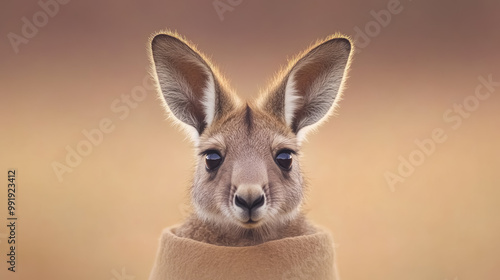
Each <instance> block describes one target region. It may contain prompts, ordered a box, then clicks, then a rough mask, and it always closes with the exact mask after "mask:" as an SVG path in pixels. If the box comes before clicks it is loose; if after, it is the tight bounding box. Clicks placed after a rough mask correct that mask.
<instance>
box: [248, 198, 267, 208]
mask: <svg viewBox="0 0 500 280" xmlns="http://www.w3.org/2000/svg"><path fill="white" fill-rule="evenodd" d="M265 200H266V198H265V197H264V195H261V196H260V197H259V198H257V199H256V200H255V201H254V202H253V203H252V206H250V209H253V208H259V207H261V206H262V205H264V202H265Z"/></svg>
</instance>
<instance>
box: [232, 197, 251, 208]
mask: <svg viewBox="0 0 500 280" xmlns="http://www.w3.org/2000/svg"><path fill="white" fill-rule="evenodd" d="M234 203H235V204H236V206H238V207H240V208H243V209H249V208H250V207H248V203H247V202H246V201H245V200H244V199H243V198H241V197H240V196H238V195H235V196H234Z"/></svg>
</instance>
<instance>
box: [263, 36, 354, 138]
mask: <svg viewBox="0 0 500 280" xmlns="http://www.w3.org/2000/svg"><path fill="white" fill-rule="evenodd" d="M351 45H352V44H351V42H350V40H349V39H348V38H346V37H343V36H333V37H330V38H327V39H326V40H324V41H322V42H319V43H317V44H315V45H313V46H312V47H311V48H309V49H308V50H306V51H305V52H304V53H302V54H300V55H299V56H297V58H296V59H294V60H292V61H291V62H290V63H289V65H288V67H287V68H286V69H284V70H283V71H281V73H280V74H278V77H277V78H276V79H275V82H274V84H273V85H272V87H271V90H270V91H269V92H267V93H266V94H265V95H263V96H262V97H261V99H260V100H259V105H260V106H261V107H262V108H263V109H264V110H265V111H267V112H272V114H274V115H275V117H277V118H278V119H280V120H282V121H283V122H285V123H286V124H287V125H288V126H289V127H290V128H291V130H292V131H293V132H294V133H295V134H296V135H297V139H298V141H299V143H300V142H302V141H303V140H304V139H305V136H306V134H307V132H308V131H309V130H310V129H313V128H315V127H317V126H318V125H319V124H321V123H322V122H323V121H324V120H325V119H326V118H327V117H328V116H329V115H330V114H331V113H332V112H333V110H334V108H335V106H336V105H337V104H338V100H339V99H340V95H341V91H342V85H343V83H344V80H345V76H346V72H347V69H348V67H349V62H350V56H351Z"/></svg>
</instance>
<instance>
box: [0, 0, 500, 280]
mask: <svg viewBox="0 0 500 280" xmlns="http://www.w3.org/2000/svg"><path fill="white" fill-rule="evenodd" d="M42 1H47V0H42ZM61 1H62V0H61ZM393 1H394V0H392V1H389V0H380V1H370V2H366V1H360V0H355V1H342V2H341V1H307V2H306V1H286V2H285V1H263V0H261V1H242V2H241V3H239V1H234V0H233V1H228V0H220V1H219V2H215V3H216V4H217V5H221V6H222V5H224V3H225V4H226V5H231V4H233V5H234V7H232V6H229V7H230V8H231V9H228V10H227V11H225V12H223V13H222V14H221V16H219V14H218V13H217V11H216V9H215V8H214V2H212V1H193V0H191V1H176V2H173V1H163V2H158V1H141V2H139V1H137V2H126V1H106V2H104V1H76V0H73V1H70V2H69V3H67V4H64V5H62V4H60V5H59V8H58V11H57V12H54V13H53V16H47V17H46V18H44V16H43V14H41V13H40V11H43V9H42V7H41V6H40V5H39V4H38V3H37V2H36V1H22V2H24V3H21V2H20V1H3V3H2V4H0V22H1V24H0V30H1V35H2V39H1V40H0V94H1V99H0V103H1V110H0V135H1V137H0V159H1V160H0V171H1V172H0V174H3V175H1V176H0V182H3V183H1V191H0V221H1V224H0V225H1V226H0V252H1V255H0V263H1V265H0V278H1V279H13V280H14V279H103V280H110V279H114V280H122V279H128V280H129V279H137V280H144V279H147V277H148V275H149V271H150V269H151V266H152V263H153V260H154V257H155V254H156V248H157V241H158V237H159V235H160V232H161V230H162V228H164V227H166V226H170V225H173V224H176V223H179V222H181V221H182V219H183V217H184V216H185V215H186V213H187V211H188V206H187V205H188V194H187V189H188V186H189V181H190V176H191V170H192V165H193V153H192V151H191V149H190V144H189V142H187V141H186V139H185V138H184V135H182V134H181V133H180V132H179V131H177V129H176V128H175V127H173V126H172V125H171V124H170V123H169V122H168V121H166V120H165V118H164V112H163V111H162V108H161V107H160V106H159V102H158V100H157V99H156V93H155V92H154V91H153V90H148V89H146V92H147V94H146V95H144V99H143V100H141V101H140V102H135V101H133V100H132V101H133V102H130V103H129V104H130V105H128V104H127V103H124V101H122V100H121V98H122V97H121V96H122V95H124V96H130V95H131V93H132V92H134V93H138V92H140V90H141V88H144V86H143V80H144V78H145V77H146V76H147V70H146V68H147V67H148V57H147V52H146V47H147V40H148V37H149V35H150V34H151V33H153V32H155V31H158V30H160V29H163V28H169V29H172V30H177V31H178V32H179V33H181V34H183V35H185V36H186V37H187V38H189V39H190V40H191V41H193V42H194V43H196V44H197V45H198V47H199V48H200V49H201V50H203V51H204V52H205V53H206V54H207V55H209V56H210V57H211V58H212V59H213V60H214V61H215V62H216V64H218V65H219V66H220V68H221V70H222V72H223V73H225V74H226V76H227V77H228V78H229V79H230V80H231V84H232V86H233V87H234V88H235V89H237V91H238V92H239V94H240V95H242V96H243V97H245V98H253V97H255V96H256V95H257V93H258V92H259V90H260V89H262V88H265V86H266V83H267V81H268V80H269V78H270V77H271V76H272V75H273V73H275V71H277V70H278V69H279V67H280V66H281V65H283V64H284V63H285V62H286V60H287V58H289V57H291V56H293V55H295V54H296V53H297V52H299V51H301V50H302V49H304V48H305V47H307V46H308V45H309V44H310V43H312V42H314V41H315V40H316V39H320V38H324V37H326V36H327V35H330V34H332V33H335V32H341V33H344V34H347V35H351V36H355V37H356V39H357V41H358V52H357V53H356V55H355V59H354V62H353V64H352V67H351V71H350V79H349V80H348V87H347V88H346V90H345V92H344V99H343V101H342V103H341V107H340V109H339V110H338V116H336V117H334V118H332V119H331V120H330V121H329V122H328V123H326V124H325V125H324V126H323V127H321V129H320V130H319V131H318V133H316V134H314V135H312V136H311V137H310V138H309V142H308V143H306V144H305V145H304V149H303V150H304V154H305V156H304V158H303V166H304V169H305V172H306V175H307V178H308V180H309V185H310V188H309V192H308V201H307V205H306V208H307V209H308V211H309V212H308V213H309V214H308V216H309V217H310V218H311V219H312V220H313V221H315V222H316V223H318V224H321V225H323V226H325V227H327V228H328V229H329V230H330V231H331V232H332V233H333V235H334V237H335V239H336V242H337V258H338V268H339V271H340V275H341V278H343V279H360V280H363V279H384V280H389V279H408V280H413V279H415V280H417V279H426V280H434V279H435V280H444V279H449V280H451V279H460V280H465V279H498V275H500V265H499V264H500V255H499V253H498V252H499V251H500V240H499V237H500V218H499V214H500V190H499V186H500V170H499V166H500V149H499V142H500V129H499V128H500V118H499V110H500V96H499V95H500V86H498V82H500V69H499V65H500V54H499V50H500V35H499V27H500V17H499V16H498V13H499V9H500V3H499V2H498V1H493V0H491V1H451V0H446V1H410V0H401V2H400V4H399V5H397V3H395V2H393ZM221 3H222V4H221ZM388 6H389V7H390V9H391V10H392V11H393V12H394V11H396V12H397V13H392V14H391V19H390V21H389V20H388V19H387V17H386V18H384V20H385V21H383V22H382V23H383V25H382V24H380V23H377V22H376V21H375V18H376V17H377V16H376V15H377V14H378V15H382V14H384V15H387V12H385V13H384V12H381V13H380V12H379V11H381V10H384V11H389V10H388ZM33 16H35V18H36V19H35V20H36V23H37V24H38V25H39V26H40V27H37V29H38V30H37V31H36V32H34V31H33V30H25V32H28V33H26V34H28V35H29V36H31V37H32V38H25V40H24V41H23V43H19V44H20V45H19V46H17V51H18V52H17V53H16V50H15V48H14V47H13V45H12V43H11V42H10V39H9V38H10V37H9V36H11V37H12V36H14V35H12V34H11V35H9V34H10V33H15V34H17V35H19V36H22V32H23V30H22V28H23V25H25V24H26V23H25V22H23V18H24V17H25V18H26V19H27V20H28V21H30V22H33ZM44 20H45V21H46V22H44ZM35 27H36V26H35ZM366 28H368V31H363V32H364V33H365V34H366V36H367V38H362V37H360V36H358V35H356V34H359V30H358V29H360V30H365V29H366ZM25 29H26V28H25ZM29 32H31V33H29ZM33 33H36V34H33ZM489 75H491V77H490V78H491V79H492V80H493V81H496V82H495V83H497V84H496V86H491V87H490V91H491V93H490V94H489V96H487V97H483V99H484V100H478V99H477V98H476V97H474V94H475V91H476V88H477V87H478V86H479V85H481V82H480V80H479V79H480V78H479V77H483V78H484V79H488V76H489ZM148 87H149V86H148ZM479 92H480V93H482V94H483V96H484V95H485V94H486V93H488V88H487V87H485V86H482V87H481V88H480V91H479ZM463 102H465V103H466V104H465V108H466V109H464V110H465V113H463V114H462V115H459V114H458V113H455V112H453V110H454V108H455V107H456V106H457V105H454V104H462V103H463ZM125 104H127V105H125ZM113 106H117V107H120V108H121V109H119V110H118V108H117V107H114V109H112V107H113ZM123 106H125V107H123ZM454 106H455V107H454ZM117 110H118V113H117V112H116V111H117ZM449 110H452V111H451V112H450V111H449ZM443 115H446V116H447V117H443ZM450 118H451V119H450ZM103 119H104V122H106V119H107V121H108V122H111V123H112V124H111V125H112V127H113V128H114V129H113V131H112V132H110V133H106V134H105V135H104V137H103V139H102V141H101V142H99V143H97V145H93V146H92V150H91V151H88V155H86V156H84V157H83V158H82V159H81V162H79V163H76V164H75V167H73V168H71V170H72V172H67V173H64V174H63V175H62V180H58V177H57V176H56V173H55V172H54V169H53V164H54V163H55V162H59V163H61V164H65V162H66V159H65V157H66V156H67V154H68V150H67V149H68V148H69V149H76V147H77V145H78V144H79V143H80V142H81V141H84V140H85V139H86V138H85V136H84V135H83V131H84V130H86V131H92V130H94V129H98V128H99V123H100V122H101V121H102V120H103ZM436 128H441V129H442V131H443V132H444V134H445V136H443V137H446V140H445V141H444V142H443V143H435V148H434V149H431V148H432V147H431V146H432V145H431V144H428V146H427V147H428V148H429V149H431V151H429V155H426V156H425V157H424V158H421V157H420V158H419V155H422V154H423V153H422V152H419V150H418V147H417V145H416V144H415V141H416V140H417V141H418V140H424V139H427V138H429V137H431V136H432V133H433V130H434V129H436ZM426 143H428V141H427V142H426ZM410 155H412V156H413V159H412V161H413V162H416V163H418V166H416V167H415V168H414V171H413V173H411V172H410V171H411V170H408V166H406V169H405V170H403V171H404V172H406V173H408V174H403V175H405V176H402V178H401V179H402V180H403V181H400V182H397V183H395V185H394V186H393V188H391V187H390V184H388V182H387V180H386V178H385V176H386V174H387V172H392V173H395V174H398V166H399V165H400V164H401V162H402V160H401V157H402V158H404V159H406V160H408V158H409V157H410ZM400 156H401V157H400ZM419 161H420V162H419ZM422 161H423V162H422ZM9 168H16V169H17V171H18V177H17V183H18V189H17V196H18V197H17V215H18V217H19V220H18V221H17V266H16V268H17V272H15V273H12V272H9V271H7V263H6V260H7V256H6V254H7V245H8V244H7V237H8V235H7V228H6V226H5V224H6V223H7V221H6V215H7V197H6V194H7V170H8V169H9ZM404 172H403V173H404ZM409 173H411V174H409Z"/></svg>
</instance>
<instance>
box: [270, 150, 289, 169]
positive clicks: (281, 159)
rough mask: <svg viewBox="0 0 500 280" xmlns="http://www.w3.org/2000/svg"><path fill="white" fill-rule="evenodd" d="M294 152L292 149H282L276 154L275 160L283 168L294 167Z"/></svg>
mask: <svg viewBox="0 0 500 280" xmlns="http://www.w3.org/2000/svg"><path fill="white" fill-rule="evenodd" d="M292 154H293V152H292V151H290V150H281V151H279V152H278V153H277V154H276V157H275V158H274V160H275V161H276V164H277V165H278V166H279V167H280V168H281V169H283V170H286V171H288V170H290V169H292Z"/></svg>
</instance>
